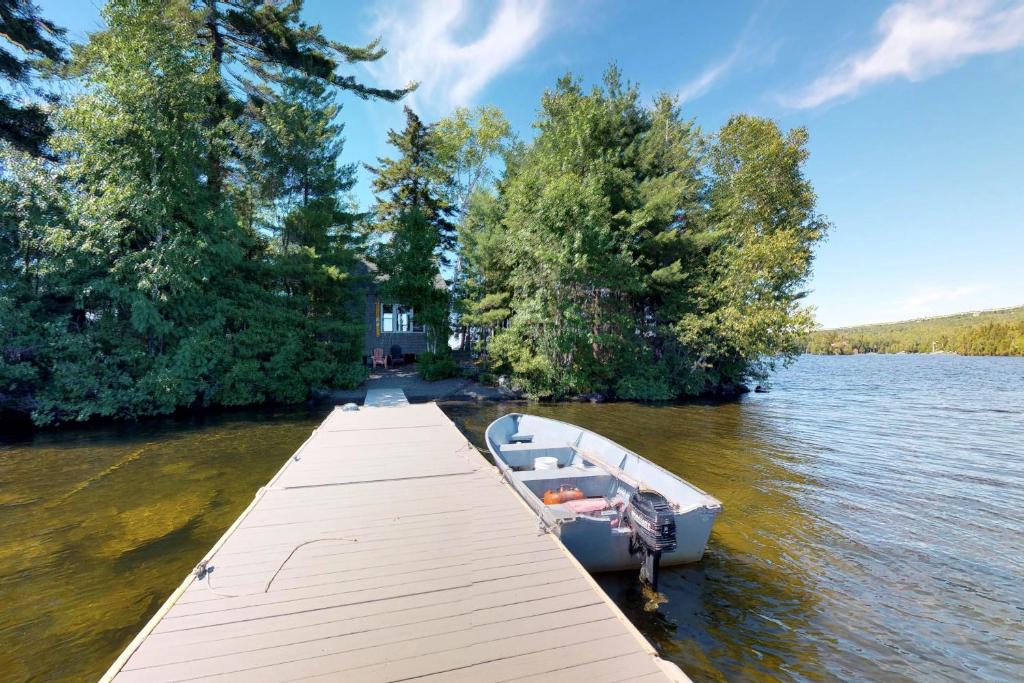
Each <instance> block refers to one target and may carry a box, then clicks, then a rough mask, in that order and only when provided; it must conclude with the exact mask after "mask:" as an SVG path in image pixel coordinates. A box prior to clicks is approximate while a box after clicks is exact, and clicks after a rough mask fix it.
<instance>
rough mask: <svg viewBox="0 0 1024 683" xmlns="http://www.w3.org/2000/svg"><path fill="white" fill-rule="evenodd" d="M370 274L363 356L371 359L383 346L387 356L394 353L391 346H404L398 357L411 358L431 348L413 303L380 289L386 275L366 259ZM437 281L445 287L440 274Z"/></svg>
mask: <svg viewBox="0 0 1024 683" xmlns="http://www.w3.org/2000/svg"><path fill="white" fill-rule="evenodd" d="M363 263H364V266H365V268H366V272H367V274H368V275H370V277H369V278H368V285H367V287H366V308H365V313H364V316H365V318H364V319H365V322H366V336H365V340H364V342H363V360H364V362H367V363H369V360H370V357H371V356H372V355H373V350H374V349H384V353H385V354H386V355H388V356H390V355H392V351H391V350H392V347H398V348H399V349H401V353H402V358H401V359H399V360H412V357H414V356H416V355H417V354H420V353H423V352H424V351H429V350H430V340H429V336H428V334H427V328H426V326H425V325H424V324H423V322H422V321H421V320H418V319H417V318H416V311H415V309H414V308H413V307H412V306H409V305H406V304H404V303H402V302H400V301H393V300H391V299H390V298H388V297H386V296H385V295H384V294H383V293H382V292H381V291H380V287H379V285H380V283H381V282H382V281H383V280H384V279H386V277H387V276H382V275H379V274H378V273H377V268H376V266H375V265H374V264H372V263H369V262H366V261H364V262H363ZM434 285H435V286H436V287H438V288H440V289H446V288H447V286H448V285H447V283H446V282H445V281H444V278H443V277H441V276H440V275H439V276H438V277H437V279H436V280H435V281H434Z"/></svg>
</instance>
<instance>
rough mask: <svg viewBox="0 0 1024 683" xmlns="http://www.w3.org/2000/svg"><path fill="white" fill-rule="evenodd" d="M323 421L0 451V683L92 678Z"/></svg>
mask: <svg viewBox="0 0 1024 683" xmlns="http://www.w3.org/2000/svg"><path fill="white" fill-rule="evenodd" d="M325 413H326V411H322V412H320V413H318V414H312V415H311V414H308V413H306V412H291V411H289V412H266V413H237V414H231V415H227V416H218V417H209V418H205V419H199V420H187V421H178V420H158V421H149V422H145V423H141V424H134V425H121V426H110V427H102V428H94V429H89V430H85V429H77V430H72V431H64V432H53V433H47V434H42V435H40V436H37V437H36V438H35V439H34V440H33V441H32V442H29V443H14V444H9V445H6V446H0V643H2V644H3V647H2V648H0V681H89V680H95V679H97V678H98V677H99V676H100V675H101V674H102V673H103V672H104V671H105V670H106V668H107V667H108V666H109V665H110V663H111V662H113V660H114V659H115V658H116V657H117V655H118V654H119V653H120V651H121V650H122V649H124V647H125V646H126V645H127V644H128V643H129V642H130V641H131V639H132V638H134V637H135V634H136V633H137V632H138V631H139V630H140V629H141V628H142V626H143V625H145V623H146V621H147V620H148V619H149V617H150V616H151V615H152V614H153V613H154V612H155V611H156V610H157V609H158V608H159V607H160V605H161V604H163V602H164V600H166V599H167V596H168V595H169V594H170V593H171V592H172V591H173V590H174V589H175V588H176V587H177V585H178V584H179V583H181V581H182V579H184V578H185V576H186V575H187V574H188V573H189V572H190V571H191V569H192V568H193V566H194V565H195V564H196V563H197V562H198V561H199V560H200V559H201V558H202V557H203V555H204V554H205V553H206V551H207V550H208V549H209V548H210V546H212V545H213V544H214V542H215V541H216V540H217V539H218V538H219V537H220V536H221V534H223V533H224V531H225V530H226V529H227V527H228V526H230V524H231V522H233V521H234V519H235V518H236V517H237V516H238V515H239V514H240V513H241V512H242V510H244V509H245V507H246V506H247V505H248V504H249V502H250V501H251V500H252V498H253V495H254V494H255V493H256V490H257V489H258V488H259V487H260V486H262V485H263V484H265V483H266V482H267V480H269V479H270V477H271V476H272V475H273V473H274V472H276V471H277V469H278V468H280V467H281V465H282V464H283V463H284V461H285V460H286V459H287V458H288V456H289V455H291V454H292V453H293V452H294V451H295V449H296V448H297V447H298V446H299V444H301V443H302V442H303V441H304V440H305V439H306V437H308V436H309V434H310V432H311V431H312V430H313V429H314V428H315V427H316V425H317V424H319V422H320V420H321V419H322V418H323V416H324V414H325Z"/></svg>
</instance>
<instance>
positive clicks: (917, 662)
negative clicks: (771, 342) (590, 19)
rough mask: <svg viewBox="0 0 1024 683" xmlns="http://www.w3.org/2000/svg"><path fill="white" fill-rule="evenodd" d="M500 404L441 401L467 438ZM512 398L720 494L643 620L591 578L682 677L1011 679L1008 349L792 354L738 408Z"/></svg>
mask: <svg viewBox="0 0 1024 683" xmlns="http://www.w3.org/2000/svg"><path fill="white" fill-rule="evenodd" d="M519 409H520V408H519V407H516V406H502V405H488V406H480V407H476V406H455V405H452V406H447V407H446V410H447V412H448V413H449V415H450V416H452V417H453V419H455V420H456V422H458V423H459V424H460V425H461V426H462V427H463V428H464V429H465V430H466V431H467V433H468V434H470V435H471V437H472V438H473V439H474V441H476V442H477V443H478V444H479V445H483V441H482V435H483V430H484V429H485V428H486V426H487V424H489V422H490V421H491V420H493V419H494V418H495V417H497V416H498V415H500V414H503V413H505V412H508V411H510V410H519ZM528 409H529V410H530V411H531V412H534V413H537V414H541V415H545V416H548V417H554V418H557V419H560V420H565V421H567V422H572V423H575V424H579V425H581V426H585V427H589V428H591V429H594V430H596V431H599V432H600V433H601V434H604V435H605V436H607V437H609V438H611V439H613V440H615V441H618V442H619V443H621V444H623V445H624V446H627V447H629V448H631V449H632V450H634V451H637V452H639V453H641V454H643V455H645V456H647V457H649V458H651V459H652V460H654V461H656V462H657V463H658V464H660V465H662V466H663V467H666V468H668V469H669V470H671V471H673V472H675V473H677V474H679V475H681V476H683V477H684V478H686V479H687V480H689V481H690V482H692V483H693V484H695V485H697V486H698V487H700V488H702V489H704V490H705V491H707V492H709V493H711V494H712V495H714V496H716V497H717V498H719V499H720V500H721V501H722V502H723V503H724V506H725V513H724V514H723V515H722V516H721V517H720V518H719V520H718V521H717V522H716V525H715V528H714V531H713V533H712V537H711V540H710V544H709V547H708V552H707V554H706V556H705V558H704V560H703V561H702V562H700V563H699V564H695V565H691V566H687V567H682V568H670V569H667V570H664V572H663V574H662V580H661V581H662V583H661V590H662V592H663V593H664V594H665V596H666V597H667V598H668V602H667V603H666V604H664V605H662V606H661V607H659V609H658V610H657V612H655V613H647V612H645V611H644V609H643V605H644V602H645V600H644V597H643V596H642V595H641V593H640V590H639V588H638V585H637V583H636V581H635V576H634V575H633V574H631V573H629V574H619V575H605V576H600V577H598V579H599V582H600V583H601V584H602V586H604V588H605V590H607V591H608V592H609V594H611V595H612V596H613V598H614V599H615V601H616V602H617V603H618V604H619V606H620V607H622V608H623V610H624V611H625V612H626V613H627V614H628V615H629V617H630V618H631V619H632V620H633V622H634V623H635V624H636V625H637V626H638V627H639V628H640V630H641V631H642V632H643V633H644V634H645V635H646V636H647V637H648V638H649V639H651V640H652V642H654V643H655V644H656V646H657V647H658V649H659V650H660V651H661V652H662V654H663V656H665V657H667V658H669V659H672V660H673V661H675V662H676V663H677V664H679V665H680V667H681V668H682V669H683V670H684V671H685V672H687V673H688V674H689V675H690V676H691V677H692V678H693V679H694V680H696V681H718V680H729V681H737V680H779V679H781V680H811V681H816V680H886V681H896V680H906V681H922V680H929V681H935V680H950V681H953V680H963V679H964V678H965V677H966V676H968V675H970V676H974V677H977V678H980V679H983V680H1021V678H1022V677H1024V359H1020V358H961V357H955V356H874V355H872V356H860V357H828V358H823V357H804V358H801V359H800V360H799V361H798V362H797V363H796V364H795V365H794V366H793V367H792V368H790V369H788V370H785V371H782V372H780V373H779V374H777V375H776V377H775V378H774V380H773V382H772V391H771V393H769V394H750V395H748V396H746V397H744V399H743V400H742V401H740V402H739V403H733V404H727V405H717V406H707V405H684V406H664V407H651V406H640V405H636V404H608V405H590V404H560V405H549V406H531V407H529V408H528Z"/></svg>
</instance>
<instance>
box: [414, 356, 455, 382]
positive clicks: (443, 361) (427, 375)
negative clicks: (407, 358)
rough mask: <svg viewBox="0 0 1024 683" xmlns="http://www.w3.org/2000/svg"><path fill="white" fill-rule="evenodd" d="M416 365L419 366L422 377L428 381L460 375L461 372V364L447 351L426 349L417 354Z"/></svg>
mask: <svg viewBox="0 0 1024 683" xmlns="http://www.w3.org/2000/svg"><path fill="white" fill-rule="evenodd" d="M416 365H417V366H418V370H419V373H420V377H422V378H423V379H425V380H426V381H428V382H436V381H437V380H439V379H448V378H449V377H458V376H459V372H460V371H459V364H458V363H456V362H455V359H454V358H452V355H451V354H450V353H447V352H441V353H434V352H432V351H425V352H423V353H421V354H418V355H417V356H416Z"/></svg>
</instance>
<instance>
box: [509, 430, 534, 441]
mask: <svg viewBox="0 0 1024 683" xmlns="http://www.w3.org/2000/svg"><path fill="white" fill-rule="evenodd" d="M508 440H509V443H530V442H531V441H533V434H524V433H523V432H516V433H515V434H513V435H512V436H510V437H508Z"/></svg>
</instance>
